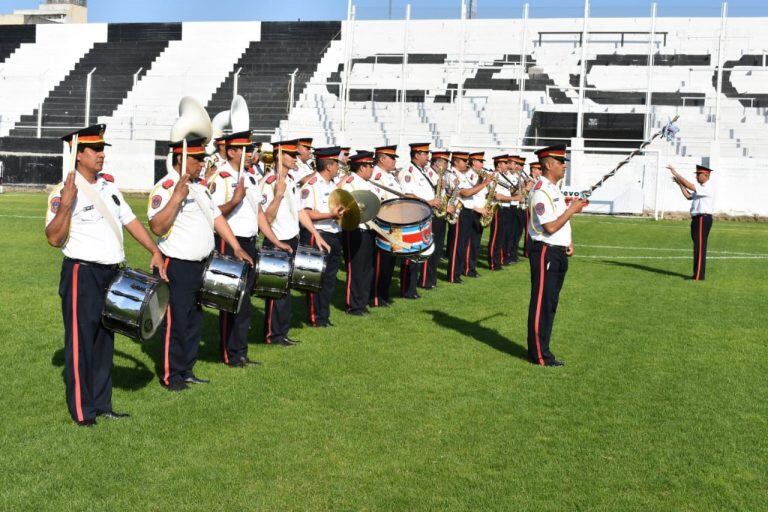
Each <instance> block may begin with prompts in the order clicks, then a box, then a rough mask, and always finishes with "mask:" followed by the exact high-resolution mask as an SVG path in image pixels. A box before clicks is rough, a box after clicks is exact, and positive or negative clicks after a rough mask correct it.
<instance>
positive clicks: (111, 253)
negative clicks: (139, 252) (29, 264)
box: [45, 174, 136, 265]
mask: <svg viewBox="0 0 768 512" xmlns="http://www.w3.org/2000/svg"><path fill="white" fill-rule="evenodd" d="M92 185H93V188H94V189H96V191H97V192H98V193H99V195H100V196H101V198H102V199H103V200H104V204H105V205H106V207H107V210H108V211H109V212H110V213H111V214H112V215H113V216H114V217H115V220H116V221H117V225H118V226H120V225H123V226H125V225H126V224H128V223H130V222H132V221H133V220H134V219H135V218H136V215H134V214H133V211H132V210H131V207H130V206H128V203H126V202H125V199H124V198H123V195H122V194H121V193H120V190H118V188H117V186H116V185H115V184H114V183H113V182H112V176H110V175H108V174H99V175H98V177H97V179H96V183H94V184H92ZM63 187H64V184H63V183H61V184H59V185H57V186H56V188H54V189H53V191H51V193H50V195H49V196H48V212H47V214H46V216H45V225H46V226H48V224H50V223H51V221H53V218H54V217H55V216H56V212H57V211H59V205H60V204H61V189H62V188H63ZM61 252H62V253H63V254H64V256H66V257H67V258H72V259H75V260H83V261H90V262H93V263H100V264H102V265H115V264H117V263H122V262H123V260H125V252H124V251H123V243H122V240H118V239H117V237H115V235H114V233H113V231H112V228H110V227H109V223H108V221H107V220H106V219H105V218H104V217H103V216H102V215H101V213H99V210H97V209H96V207H95V206H94V205H93V203H91V201H90V200H89V199H88V197H86V195H85V193H84V192H83V191H82V190H79V189H78V191H77V197H76V198H75V202H74V204H73V205H72V221H71V222H70V225H69V236H68V237H67V241H66V242H64V245H63V246H62V247H61Z"/></svg>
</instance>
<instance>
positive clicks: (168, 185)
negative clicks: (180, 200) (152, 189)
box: [163, 180, 173, 189]
mask: <svg viewBox="0 0 768 512" xmlns="http://www.w3.org/2000/svg"><path fill="white" fill-rule="evenodd" d="M172 186H173V180H165V181H164V182H163V188H164V189H169V188H171V187H172Z"/></svg>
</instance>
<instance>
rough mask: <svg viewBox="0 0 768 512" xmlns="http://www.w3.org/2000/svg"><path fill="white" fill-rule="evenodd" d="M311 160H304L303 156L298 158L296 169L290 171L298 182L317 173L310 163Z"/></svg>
mask: <svg viewBox="0 0 768 512" xmlns="http://www.w3.org/2000/svg"><path fill="white" fill-rule="evenodd" d="M310 161H311V160H310ZM310 161H307V162H302V160H301V158H298V157H297V158H296V169H295V170H293V171H291V172H290V173H289V174H290V175H291V177H292V178H293V179H294V180H296V183H299V184H300V183H301V180H303V179H304V178H306V177H307V176H312V175H313V174H314V173H315V171H313V170H312V166H311V165H309V162H310Z"/></svg>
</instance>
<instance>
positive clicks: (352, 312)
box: [347, 309, 365, 316]
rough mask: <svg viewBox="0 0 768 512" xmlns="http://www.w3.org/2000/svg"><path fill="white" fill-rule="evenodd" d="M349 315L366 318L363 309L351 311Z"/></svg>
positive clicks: (348, 312)
mask: <svg viewBox="0 0 768 512" xmlns="http://www.w3.org/2000/svg"><path fill="white" fill-rule="evenodd" d="M347 314H348V315H352V316H365V313H364V312H363V310H362V309H350V310H349V311H347Z"/></svg>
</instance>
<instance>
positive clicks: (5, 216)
mask: <svg viewBox="0 0 768 512" xmlns="http://www.w3.org/2000/svg"><path fill="white" fill-rule="evenodd" d="M0 217H2V218H10V219H44V218H45V216H40V215H0Z"/></svg>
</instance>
